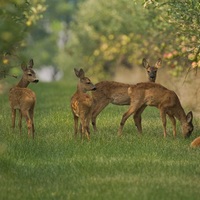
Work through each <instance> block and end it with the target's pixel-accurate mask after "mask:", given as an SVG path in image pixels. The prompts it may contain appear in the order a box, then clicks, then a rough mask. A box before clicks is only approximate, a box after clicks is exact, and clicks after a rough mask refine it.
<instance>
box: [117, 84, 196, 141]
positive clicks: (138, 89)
mask: <svg viewBox="0 0 200 200" xmlns="http://www.w3.org/2000/svg"><path fill="white" fill-rule="evenodd" d="M128 95H129V96H130V99H131V103H130V107H129V109H128V111H127V112H126V113H124V115H123V117H122V120H121V123H120V128H119V132H118V133H119V135H122V130H123V127H124V124H125V122H126V120H127V119H128V118H129V117H130V116H131V115H132V114H134V121H135V125H136V127H137V129H138V131H139V133H141V132H142V127H141V113H142V112H143V110H144V109H145V108H146V106H154V107H157V108H158V109H159V110H160V116H161V119H162V123H163V130H164V137H166V135H167V132H166V122H167V121H166V115H168V116H169V118H170V120H171V122H172V125H173V135H174V137H175V136H176V119H175V118H177V119H178V120H179V121H180V123H181V127H182V133H183V136H184V137H185V138H186V137H189V136H190V135H191V133H192V131H193V124H192V119H193V114H192V112H191V111H190V112H189V113H188V114H187V115H186V114H185V112H184V110H183V108H182V106H181V103H180V101H179V98H178V96H177V95H176V93H175V92H174V91H171V90H168V89H167V88H165V87H163V86H162V85H160V84H156V83H150V82H147V83H138V84H136V85H133V86H130V87H129V88H128Z"/></svg>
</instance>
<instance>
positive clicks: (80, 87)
mask: <svg viewBox="0 0 200 200" xmlns="http://www.w3.org/2000/svg"><path fill="white" fill-rule="evenodd" d="M86 92H87V91H86V90H85V89H84V88H83V87H82V85H81V83H79V84H78V86H77V93H86Z"/></svg>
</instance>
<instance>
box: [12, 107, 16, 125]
mask: <svg viewBox="0 0 200 200" xmlns="http://www.w3.org/2000/svg"><path fill="white" fill-rule="evenodd" d="M15 118H16V109H14V108H12V128H13V129H14V128H15Z"/></svg>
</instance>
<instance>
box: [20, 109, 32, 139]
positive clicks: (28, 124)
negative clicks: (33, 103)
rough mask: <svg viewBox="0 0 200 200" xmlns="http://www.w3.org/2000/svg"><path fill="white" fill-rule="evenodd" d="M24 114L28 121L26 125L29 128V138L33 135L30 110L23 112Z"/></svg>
mask: <svg viewBox="0 0 200 200" xmlns="http://www.w3.org/2000/svg"><path fill="white" fill-rule="evenodd" d="M21 112H22V116H24V117H25V119H26V125H27V128H28V136H29V137H30V135H31V133H32V120H31V117H30V115H29V111H28V110H21Z"/></svg>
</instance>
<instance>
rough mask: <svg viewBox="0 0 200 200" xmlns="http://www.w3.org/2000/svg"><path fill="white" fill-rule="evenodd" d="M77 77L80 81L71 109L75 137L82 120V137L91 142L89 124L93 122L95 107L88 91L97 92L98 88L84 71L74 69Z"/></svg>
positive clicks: (72, 99)
mask: <svg viewBox="0 0 200 200" xmlns="http://www.w3.org/2000/svg"><path fill="white" fill-rule="evenodd" d="M74 72H75V74H76V76H77V77H78V78H79V79H80V81H79V83H78V85H77V90H76V92H75V94H74V95H73V96H72V98H71V109H72V113H73V116H74V133H75V137H76V136H77V132H78V119H79V118H80V129H81V130H80V131H81V137H82V139H83V136H86V137H87V139H88V140H90V130H89V124H90V120H91V111H92V106H93V99H92V96H90V95H89V94H87V92H88V91H92V90H96V86H95V85H94V84H93V83H92V82H91V80H90V79H89V78H88V77H85V73H84V71H83V69H80V70H77V69H74Z"/></svg>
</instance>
